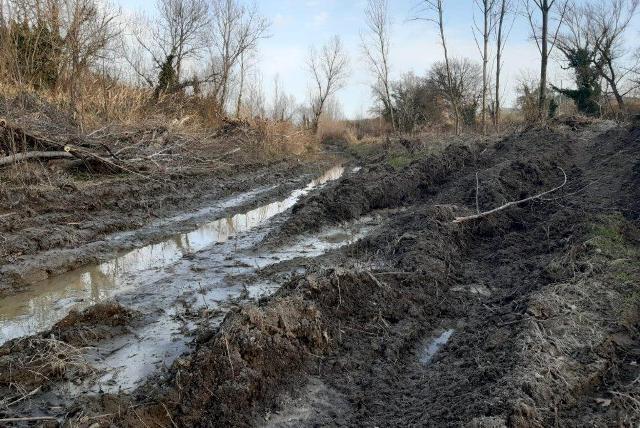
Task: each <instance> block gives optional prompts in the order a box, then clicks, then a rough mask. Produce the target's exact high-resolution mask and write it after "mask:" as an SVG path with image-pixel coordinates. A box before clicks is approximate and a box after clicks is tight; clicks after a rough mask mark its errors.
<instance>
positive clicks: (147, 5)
mask: <svg viewBox="0 0 640 428" xmlns="http://www.w3.org/2000/svg"><path fill="white" fill-rule="evenodd" d="M417 3H418V2H417V1H416V0H390V11H391V15H392V17H393V21H394V26H393V32H392V49H391V64H392V75H393V76H394V77H398V76H399V75H401V74H402V73H405V72H408V71H414V72H416V73H418V74H423V73H424V72H425V71H426V70H427V69H428V68H429V66H430V65H431V64H432V63H433V62H435V61H439V60H441V58H442V49H441V47H440V45H439V43H438V40H439V39H438V34H437V32H436V28H435V26H434V25H433V24H431V23H428V22H424V21H413V20H411V18H412V17H413V16H414V15H415V10H416V9H415V6H416V4H417ZM119 4H120V5H121V6H122V7H123V9H124V10H125V11H144V12H145V13H147V14H153V9H154V1H153V0H143V1H132V0H119ZM257 4H258V8H259V9H260V11H261V12H262V13H263V14H264V15H265V16H267V17H268V18H269V19H270V20H271V22H272V28H271V37H270V38H268V39H266V40H263V41H262V42H261V44H260V53H259V63H258V67H259V69H260V70H261V72H262V76H263V81H264V82H265V85H266V92H267V94H268V93H269V90H270V88H269V86H270V84H269V82H271V81H272V80H273V77H274V76H275V75H276V74H278V75H279V76H280V78H281V80H282V82H283V84H284V86H285V88H286V90H287V91H288V92H289V93H291V94H293V95H294V96H295V97H296V99H297V100H298V101H299V102H302V101H304V100H305V99H306V96H307V93H308V91H307V87H308V73H307V72H306V70H305V68H304V65H305V58H306V56H307V52H308V49H309V46H310V45H317V46H319V45H321V44H323V43H324V42H325V41H326V40H328V39H329V38H330V37H331V36H332V35H334V34H338V35H340V37H341V38H342V40H343V42H344V44H345V46H346V47H347V49H348V52H349V57H350V61H351V76H350V78H349V81H348V83H347V85H346V86H345V88H344V89H343V90H342V91H341V92H339V94H338V97H339V99H340V102H341V104H342V106H343V110H344V112H345V114H346V115H347V116H349V117H357V116H360V115H365V114H366V113H367V111H368V110H369V108H370V107H371V105H372V101H371V97H370V91H369V87H368V85H369V84H370V82H371V76H370V75H369V73H368V70H367V67H366V65H365V64H364V63H363V61H362V55H361V52H360V46H359V45H360V32H361V31H362V30H363V28H364V18H363V11H364V8H365V4H366V1H365V0H259V1H258V2H257ZM473 15H474V8H473V0H447V1H445V22H446V32H447V38H448V44H449V48H450V51H451V54H452V55H453V56H459V57H463V56H464V57H468V58H471V59H474V60H479V53H478V50H477V47H476V44H475V41H474V39H473V35H472V32H471V26H472V24H473ZM476 15H477V11H476ZM637 28H638V27H637V26H634V27H633V28H631V29H630V31H629V36H633V38H634V39H635V38H636V37H637V35H638V30H637ZM538 64H539V54H538V50H537V48H536V46H535V43H534V42H533V41H531V40H530V39H529V28H528V23H527V22H526V20H525V19H524V18H522V17H518V18H517V19H516V21H515V25H514V27H513V30H512V33H511V36H510V38H509V41H508V45H507V48H506V51H505V68H504V74H503V79H504V81H505V94H504V101H503V102H504V103H505V104H506V105H509V104H511V103H513V100H514V96H513V93H514V87H515V85H516V83H517V80H518V79H519V78H520V76H522V75H523V74H527V73H529V74H532V73H536V71H537V69H538V67H539V65H538ZM550 78H551V79H552V80H553V81H554V83H556V84H559V83H560V81H562V82H563V84H564V85H565V86H566V85H567V84H568V80H569V79H570V75H568V74H567V73H566V72H564V71H562V70H561V68H560V67H559V64H557V63H555V61H554V63H553V64H552V65H551V70H550ZM565 81H567V83H566V84H565V83H564V82H565Z"/></svg>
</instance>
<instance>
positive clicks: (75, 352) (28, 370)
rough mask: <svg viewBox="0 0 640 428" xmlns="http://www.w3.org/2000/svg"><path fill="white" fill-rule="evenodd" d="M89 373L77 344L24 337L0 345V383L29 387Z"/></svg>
mask: <svg viewBox="0 0 640 428" xmlns="http://www.w3.org/2000/svg"><path fill="white" fill-rule="evenodd" d="M90 373H93V369H92V368H91V366H90V365H89V364H88V363H87V361H86V359H85V358H84V355H83V351H82V349H81V348H77V347H75V346H72V345H70V344H68V343H65V342H62V341H60V340H57V339H54V338H40V337H27V338H24V339H19V340H17V341H14V342H10V343H8V344H6V345H4V346H3V347H2V348H0V386H9V387H14V388H16V389H17V390H19V391H31V390H33V389H34V388H37V387H39V386H41V385H44V384H46V383H48V382H51V381H54V380H58V379H65V378H68V379H71V378H77V377H82V376H86V375H88V374H90Z"/></svg>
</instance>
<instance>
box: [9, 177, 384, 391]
mask: <svg viewBox="0 0 640 428" xmlns="http://www.w3.org/2000/svg"><path fill="white" fill-rule="evenodd" d="M344 172H345V170H344V168H343V167H341V166H337V167H334V168H332V169H330V170H328V171H327V172H326V173H325V174H323V175H322V176H321V177H319V178H317V179H315V180H313V181H312V182H311V183H309V184H308V185H307V186H306V187H304V188H302V189H298V190H295V191H293V192H292V193H291V194H290V195H289V196H288V197H287V198H286V199H283V200H280V201H275V202H272V203H269V204H267V205H264V206H261V207H258V208H255V209H253V210H250V211H248V212H245V213H240V214H235V215H232V216H228V217H225V218H221V219H217V220H214V221H208V222H206V223H204V224H202V225H201V226H199V227H198V228H197V229H195V230H192V231H190V232H186V233H182V234H180V235H176V236H173V237H171V238H170V239H168V240H166V241H163V242H161V243H157V244H152V245H149V246H146V247H142V248H139V249H135V250H132V251H130V252H127V253H125V254H122V255H119V256H118V257H116V258H115V259H113V260H109V261H106V262H104V263H99V264H95V265H89V266H84V267H81V268H79V269H75V270H72V271H70V272H67V273H65V274H62V275H59V276H55V277H52V278H50V279H48V280H46V281H43V283H40V284H35V285H34V286H32V287H31V288H30V289H29V290H28V291H26V292H23V293H18V294H16V295H13V296H9V297H7V298H4V299H3V300H2V302H1V303H0V331H1V332H2V334H1V335H0V338H2V341H3V342H4V341H7V340H10V339H15V338H18V337H23V336H29V335H33V334H35V333H38V332H41V331H45V330H48V329H49V328H51V327H52V325H53V324H54V323H56V322H57V321H58V320H60V319H61V318H63V317H64V316H65V315H66V314H67V313H68V312H69V310H74V311H78V310H82V309H83V308H86V307H89V306H91V305H96V304H100V303H101V302H107V301H109V300H111V299H112V298H116V299H117V301H118V304H119V305H123V306H124V307H126V308H127V310H132V311H134V312H136V313H138V315H139V316H137V317H135V319H134V320H132V322H131V323H130V324H129V325H128V326H127V327H126V329H125V330H124V331H121V332H119V334H117V335H115V337H113V338H108V337H107V338H106V339H108V340H101V341H100V343H99V345H98V346H97V347H96V348H91V349H87V351H86V352H85V358H86V360H87V362H88V363H89V364H90V365H91V367H92V369H93V370H95V372H96V374H97V376H92V377H90V379H88V380H86V381H85V382H81V383H77V384H68V385H64V386H63V387H62V388H53V391H52V392H51V393H50V394H47V397H48V399H49V400H52V399H53V400H54V401H58V400H62V401H67V400H69V399H71V397H74V396H78V395H79V394H84V393H87V392H93V393H98V392H100V393H104V392H120V391H131V390H133V389H134V388H135V387H136V386H137V385H139V384H140V383H141V382H142V381H143V380H144V379H146V378H147V377H148V376H150V375H152V374H153V373H157V372H159V370H161V369H162V368H163V367H167V366H169V365H171V364H172V363H173V361H174V359H175V358H177V357H178V356H179V355H180V354H182V353H184V352H185V351H186V350H187V349H188V346H189V343H190V342H191V341H192V340H193V338H194V334H195V333H197V330H198V329H202V328H203V327H204V326H205V325H203V322H202V320H201V319H197V318H198V317H197V316H196V315H199V314H202V313H207V314H210V315H211V314H212V315H211V316H210V317H208V319H207V320H206V326H207V327H212V326H215V325H217V324H218V323H219V322H220V321H221V320H222V319H223V317H224V315H225V314H226V312H227V311H228V310H229V309H230V308H232V307H233V306H235V305H237V304H238V303H240V302H242V301H247V300H250V299H256V298H259V297H264V296H267V295H269V294H271V293H273V292H274V291H275V290H277V288H278V287H279V285H278V284H275V283H271V282H269V281H265V280H262V279H260V278H258V277H257V276H256V273H257V272H258V271H259V270H260V269H262V268H265V267H267V266H270V265H273V264H277V263H282V262H285V261H287V260H291V259H294V258H298V257H303V258H306V257H314V256H317V255H320V254H323V253H325V252H326V251H329V250H331V249H335V248H339V247H341V246H344V245H347V244H349V243H352V242H354V241H356V240H357V239H360V238H361V237H362V236H364V234H365V233H366V231H367V230H368V229H370V228H371V226H372V222H371V221H366V220H364V221H359V222H354V223H352V224H351V225H344V226H339V227H329V228H325V229H324V230H323V231H322V232H321V233H319V234H316V235H308V236H301V237H300V238H299V239H298V240H297V241H296V242H293V243H289V244H288V245H280V246H270V247H269V248H268V249H262V248H261V247H260V245H259V243H260V241H261V240H262V238H263V237H264V236H265V234H266V233H268V232H269V231H270V230H272V229H273V227H274V225H275V224H278V223H279V222H282V221H283V220H284V219H283V218H276V217H277V216H278V215H279V214H282V213H284V212H286V211H287V210H288V209H290V208H291V206H293V205H294V204H295V203H296V202H297V201H298V200H299V199H300V198H301V197H302V196H304V195H306V194H307V193H309V192H310V191H313V190H315V189H317V188H320V187H322V186H323V185H325V184H326V183H328V182H330V181H334V180H337V179H338V178H340V177H341V176H342V175H343V174H344ZM244 199H246V198H244V197H236V198H234V200H236V201H241V200H244ZM225 204H226V205H229V204H228V203H225ZM203 212H204V210H200V211H199V212H198V213H196V214H195V215H197V216H198V217H202V214H203ZM215 213H216V211H211V214H215ZM188 217H193V215H181V216H180V217H179V219H184V218H188ZM274 218H275V222H274ZM163 223H164V224H165V225H167V224H169V222H167V221H164V222H163ZM127 234H135V232H127ZM96 321H97V322H98V323H99V322H100V320H96ZM63 322H66V319H65V320H63ZM94 327H95V326H94ZM91 328H92V326H87V331H86V332H85V334H86V335H87V336H88V337H89V341H91V339H92V337H91V335H92V331H91ZM54 331H55V328H54ZM81 342H82V341H81Z"/></svg>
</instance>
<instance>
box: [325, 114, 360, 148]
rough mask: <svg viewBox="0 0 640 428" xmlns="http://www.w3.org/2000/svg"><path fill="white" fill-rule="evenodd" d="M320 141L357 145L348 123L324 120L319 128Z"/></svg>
mask: <svg viewBox="0 0 640 428" xmlns="http://www.w3.org/2000/svg"><path fill="white" fill-rule="evenodd" d="M318 139H319V140H320V141H321V142H323V143H340V142H342V143H346V144H349V145H351V144H356V143H357V142H358V139H357V138H356V136H355V134H354V132H353V130H352V129H351V127H350V126H349V125H348V124H347V122H346V121H336V120H322V121H321V122H320V124H319V126H318Z"/></svg>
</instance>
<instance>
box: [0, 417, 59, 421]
mask: <svg viewBox="0 0 640 428" xmlns="http://www.w3.org/2000/svg"><path fill="white" fill-rule="evenodd" d="M55 420H57V419H56V418H54V417H53V416H33V417H26V418H2V419H0V422H35V421H55Z"/></svg>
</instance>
